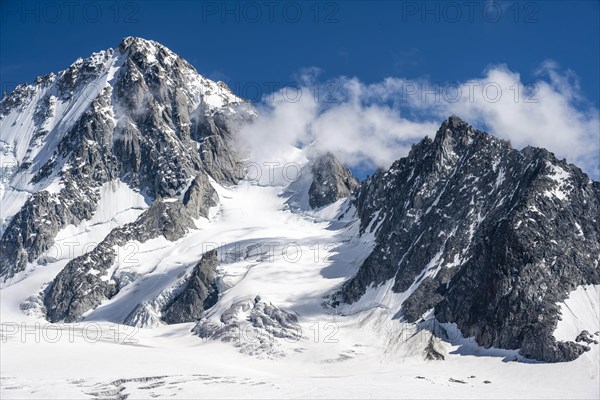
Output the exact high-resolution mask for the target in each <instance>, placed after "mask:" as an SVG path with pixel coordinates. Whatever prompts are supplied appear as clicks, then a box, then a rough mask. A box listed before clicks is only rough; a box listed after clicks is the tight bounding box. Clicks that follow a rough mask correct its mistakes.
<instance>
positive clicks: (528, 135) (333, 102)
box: [241, 61, 600, 179]
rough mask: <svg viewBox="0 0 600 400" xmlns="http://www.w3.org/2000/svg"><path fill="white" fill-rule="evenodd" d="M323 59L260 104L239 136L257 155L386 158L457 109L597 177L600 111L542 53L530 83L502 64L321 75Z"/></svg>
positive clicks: (361, 161) (374, 162) (372, 161)
mask: <svg viewBox="0 0 600 400" xmlns="http://www.w3.org/2000/svg"><path fill="white" fill-rule="evenodd" d="M318 76H319V70H318V69H314V68H313V69H306V70H303V71H302V72H301V73H300V75H299V82H300V85H301V86H300V89H299V90H300V91H299V92H298V89H282V90H280V91H279V92H277V93H275V94H274V95H273V96H269V99H268V100H267V101H265V102H264V103H263V104H261V105H259V106H258V107H259V114H260V118H259V119H258V120H257V121H256V122H255V123H253V124H251V125H250V126H247V127H245V128H243V129H242V131H241V136H242V139H243V142H244V143H246V144H247V145H248V146H249V147H250V149H251V152H252V157H253V158H254V159H255V160H267V159H269V158H272V157H273V155H276V154H280V153H281V152H282V151H284V149H285V147H286V146H289V145H294V146H301V147H307V146H309V147H311V148H315V149H317V150H320V151H331V152H333V153H335V154H336V155H337V156H338V157H339V158H340V159H341V160H342V161H343V162H345V163H347V164H349V165H350V166H357V165H365V164H366V165H369V166H378V167H388V166H389V165H390V164H391V163H392V162H393V161H394V160H396V159H398V158H400V157H402V156H405V155H406V154H407V152H408V150H409V149H410V146H411V144H412V143H415V142H417V141H418V140H419V139H421V138H422V137H424V136H426V135H428V136H433V135H434V134H435V132H436V131H437V128H438V127H439V125H440V124H441V122H442V120H444V119H445V118H447V117H448V116H449V115H451V114H455V115H458V116H460V117H461V118H463V119H464V120H465V121H467V122H469V123H470V124H471V125H473V126H474V127H475V128H478V129H482V130H486V131H488V132H490V133H492V134H494V135H496V136H499V137H502V138H504V139H509V140H510V141H511V143H512V144H513V146H514V147H516V148H522V147H525V146H527V145H533V146H539V147H545V148H547V149H548V150H550V151H552V152H554V153H555V154H556V155H557V156H558V157H561V158H562V157H565V158H566V159H567V160H568V161H569V162H572V163H575V164H577V165H579V166H580V167H582V168H583V169H584V170H585V171H586V172H588V173H589V174H591V176H592V177H594V178H596V179H597V178H598V177H599V176H600V171H599V157H600V119H599V113H598V109H597V108H596V107H594V106H593V105H591V104H590V103H589V102H587V101H586V99H585V97H584V96H583V94H582V92H581V88H580V86H579V83H578V81H577V79H576V77H575V75H574V74H573V73H572V72H570V71H561V70H560V69H559V67H558V66H557V65H556V63H554V62H552V61H547V62H545V63H543V64H542V65H541V66H540V68H539V69H538V71H537V73H536V81H535V82H532V83H531V84H529V85H526V86H525V84H524V82H523V81H522V79H521V77H520V75H519V74H518V73H517V72H514V71H511V70H510V69H509V68H508V67H507V66H505V65H497V66H492V67H490V68H488V69H487V70H486V71H484V74H483V76H482V77H478V78H474V79H471V80H468V81H464V82H454V83H445V84H437V83H435V82H431V81H429V80H407V79H401V78H387V79H385V80H383V81H381V82H378V83H374V84H365V83H363V82H361V81H359V80H358V79H357V78H346V77H341V78H338V79H335V80H330V81H327V82H319V81H318V80H317V78H318Z"/></svg>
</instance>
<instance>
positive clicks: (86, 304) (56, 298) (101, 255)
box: [44, 198, 195, 322]
mask: <svg viewBox="0 0 600 400" xmlns="http://www.w3.org/2000/svg"><path fill="white" fill-rule="evenodd" d="M191 228H195V226H194V223H193V221H192V219H191V217H190V215H189V214H188V213H187V211H186V209H185V206H184V205H183V204H182V203H181V202H180V201H172V202H165V201H163V200H162V199H161V198H158V199H156V200H155V201H154V203H152V206H151V207H150V208H149V209H148V210H146V211H145V212H144V213H142V214H141V215H140V216H139V217H138V219H137V220H136V221H135V222H132V223H130V224H127V225H125V226H123V227H121V228H117V229H114V230H113V231H112V232H110V233H109V234H108V236H107V237H106V238H105V239H104V240H103V241H102V242H101V243H100V244H99V245H98V246H96V247H95V248H94V249H93V250H92V251H90V252H89V253H86V254H84V255H82V256H80V257H77V258H75V259H73V260H72V261H70V262H69V263H68V264H67V265H66V266H65V268H64V269H63V270H62V271H61V272H60V273H59V274H58V275H57V276H56V278H55V279H54V281H53V282H52V284H51V286H50V287H49V290H48V292H47V294H46V297H45V299H44V305H45V307H46V310H47V318H48V320H49V321H51V322H58V321H64V322H74V321H77V320H79V319H80V318H81V316H82V315H83V314H84V313H85V312H86V311H89V310H92V309H94V308H95V307H97V306H98V305H99V304H100V303H101V302H102V301H103V300H106V299H110V298H111V297H113V296H114V295H115V294H117V293H118V292H119V290H120V284H119V282H118V281H117V280H116V279H115V278H114V277H113V276H112V275H111V273H110V269H111V267H112V266H113V264H114V263H115V262H116V258H117V252H116V251H115V249H114V247H115V246H124V245H126V244H127V243H128V242H131V241H138V242H141V243H144V242H146V241H148V240H150V239H153V238H157V237H159V236H164V237H165V238H167V239H168V240H171V241H174V240H177V239H179V238H181V237H183V236H184V235H185V233H186V232H187V231H188V229H191Z"/></svg>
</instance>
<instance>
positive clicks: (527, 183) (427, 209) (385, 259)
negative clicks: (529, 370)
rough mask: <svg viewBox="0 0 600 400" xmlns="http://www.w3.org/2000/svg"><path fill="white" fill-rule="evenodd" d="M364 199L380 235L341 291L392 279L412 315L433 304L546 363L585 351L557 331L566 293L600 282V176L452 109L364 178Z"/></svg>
mask: <svg viewBox="0 0 600 400" xmlns="http://www.w3.org/2000/svg"><path fill="white" fill-rule="evenodd" d="M355 204H356V207H357V212H358V215H359V216H360V219H361V227H362V230H363V232H364V231H365V230H366V229H367V228H369V229H370V230H375V229H376V231H375V235H376V239H377V245H376V247H375V248H374V250H373V252H372V253H371V255H370V256H369V257H368V258H367V260H366V261H365V262H364V264H363V265H362V267H361V268H360V270H359V271H358V273H357V274H356V275H355V276H354V277H353V278H351V279H350V280H349V281H348V282H347V283H346V284H345V285H344V287H343V288H342V289H341V290H340V291H339V292H338V294H337V301H341V302H346V303H352V302H355V301H357V300H359V299H360V298H361V296H362V295H363V294H364V293H365V290H366V288H367V287H368V286H369V285H371V284H375V285H379V284H382V283H383V282H385V281H387V280H389V279H394V284H393V287H392V290H393V291H394V292H396V293H402V292H407V293H408V294H410V296H409V297H408V298H407V300H406V301H405V302H404V303H403V305H402V307H401V309H400V310H398V311H399V316H401V317H402V318H404V319H405V320H408V321H418V320H419V319H420V318H421V316H422V315H423V314H424V313H425V312H427V311H428V310H430V309H434V312H435V316H436V318H437V319H438V320H439V321H440V322H453V323H456V324H457V325H458V327H459V328H460V329H461V331H462V333H463V334H464V335H465V336H474V337H475V338H476V340H477V342H478V343H479V344H480V345H482V346H485V347H490V346H494V347H498V348H505V349H520V351H521V354H522V355H523V356H525V357H529V358H533V359H537V360H542V361H549V362H557V361H569V360H573V359H575V358H577V357H578V356H579V355H580V354H581V353H582V352H584V351H585V350H586V349H587V348H586V346H583V345H581V344H577V343H575V342H556V340H555V339H554V337H553V335H552V334H553V331H554V329H555V327H556V325H557V321H558V319H559V313H560V308H559V306H558V305H557V303H558V302H561V301H563V300H564V299H565V298H566V297H567V296H568V293H569V292H570V291H572V290H574V289H575V288H576V287H577V286H578V285H584V284H599V283H600V270H599V269H598V260H599V259H600V228H599V226H600V224H599V221H598V219H599V218H600V183H598V182H592V181H591V180H590V179H589V178H588V177H587V175H586V174H585V173H583V172H582V171H581V170H580V169H579V168H577V167H575V166H573V165H569V164H567V163H566V162H565V161H559V160H557V159H556V158H555V157H554V155H553V154H552V153H549V152H548V151H546V150H544V149H538V148H532V147H527V148H525V149H523V150H522V151H517V150H514V149H511V147H510V144H508V143H507V142H504V141H501V140H499V139H497V138H495V137H493V136H491V135H488V134H486V133H484V132H481V131H477V130H475V129H473V128H472V127H470V126H469V125H468V124H466V123H464V122H463V121H461V120H460V119H459V118H457V117H450V118H449V119H448V120H447V121H445V122H444V123H443V124H442V126H441V128H440V129H439V131H438V132H437V134H436V136H435V138H434V140H431V139H428V138H426V139H423V140H422V141H421V142H420V143H419V144H417V145H415V146H413V149H412V150H411V152H410V154H409V155H408V156H407V157H405V158H402V159H400V160H398V161H396V162H395V163H394V164H393V165H392V166H391V168H390V169H389V171H381V170H380V171H377V172H376V173H375V174H374V176H373V177H371V178H369V179H367V180H366V181H364V182H363V184H362V185H361V187H360V189H359V190H358V193H357V195H356V201H355ZM334 304H335V302H334ZM573 340H575V338H573Z"/></svg>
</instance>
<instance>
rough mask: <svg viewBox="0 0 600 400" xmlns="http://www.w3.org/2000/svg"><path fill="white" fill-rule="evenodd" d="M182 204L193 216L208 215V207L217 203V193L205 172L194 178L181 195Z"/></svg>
mask: <svg viewBox="0 0 600 400" xmlns="http://www.w3.org/2000/svg"><path fill="white" fill-rule="evenodd" d="M183 204H184V205H185V207H186V208H187V210H188V212H189V213H190V215H191V216H192V217H193V218H200V217H204V218H206V217H208V211H209V210H210V208H211V207H214V206H216V205H217V204H219V195H218V194H217V192H216V190H215V189H214V188H213V187H212V186H211V184H210V181H209V179H208V175H206V173H205V172H201V173H200V174H198V176H196V178H194V180H193V181H192V184H191V185H190V187H189V188H188V190H187V191H186V192H185V195H184V196H183Z"/></svg>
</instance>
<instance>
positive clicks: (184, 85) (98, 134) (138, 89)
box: [0, 37, 254, 280]
mask: <svg viewBox="0 0 600 400" xmlns="http://www.w3.org/2000/svg"><path fill="white" fill-rule="evenodd" d="M57 103H61V104H64V105H63V106H62V109H70V108H69V107H71V108H72V109H82V110H83V111H82V112H81V114H78V115H77V117H76V118H73V116H72V115H71V114H73V112H71V113H68V112H66V113H65V112H64V111H63V114H60V113H59V112H60V111H57V109H58V110H61V107H58V108H57ZM28 107H29V108H28ZM32 107H33V108H32ZM28 110H34V111H35V112H31V114H32V115H29V114H30V113H29V111H28ZM11 113H23V114H24V116H23V117H22V118H31V119H32V126H33V128H32V129H33V133H32V136H31V140H30V143H29V144H28V146H29V147H27V151H26V152H25V153H24V154H23V155H21V154H20V153H19V151H17V150H14V153H15V154H16V158H17V162H18V163H19V165H18V168H16V169H10V171H11V174H13V176H12V177H9V178H10V179H9V185H10V186H14V187H26V189H27V191H32V192H36V194H34V195H32V196H31V197H30V198H29V200H27V202H26V203H25V205H24V206H23V208H22V209H21V210H20V211H19V212H17V213H16V214H15V215H14V216H11V217H10V218H9V220H8V221H10V222H8V221H7V224H8V225H7V226H6V230H5V231H4V232H3V234H2V239H0V253H1V255H0V279H2V280H6V279H8V278H10V277H12V276H14V275H15V274H17V273H19V272H21V271H23V270H24V269H25V268H26V265H27V263H28V262H29V263H31V262H34V261H35V260H36V259H37V258H38V257H39V256H40V255H41V254H42V253H43V252H44V251H46V250H47V249H49V248H50V247H51V246H52V244H53V240H54V237H55V236H56V233H57V232H58V231H59V230H60V229H61V228H63V227H65V226H66V225H68V224H77V223H79V222H80V221H82V220H86V219H89V218H90V217H91V215H92V214H93V212H94V210H95V209H96V203H97V200H98V198H97V196H96V192H97V189H98V188H99V187H100V186H101V185H102V184H103V183H105V182H108V181H110V180H114V179H120V180H122V181H124V182H126V183H127V184H128V185H129V186H131V187H133V188H136V189H139V190H140V191H141V192H142V193H144V194H145V195H147V196H148V197H150V198H157V197H159V196H160V197H163V198H166V197H171V196H179V195H181V193H182V191H183V190H185V188H186V186H187V185H188V183H189V181H190V179H192V178H194V177H198V176H202V173H208V174H209V175H210V176H212V178H213V179H215V180H216V181H217V182H220V183H225V184H232V183H235V182H237V180H239V179H240V178H241V177H242V176H243V168H242V167H241V166H240V165H241V164H240V162H239V161H238V156H237V155H236V152H235V151H233V149H232V147H231V143H230V139H231V135H232V133H231V129H232V128H231V127H232V126H235V125H239V124H243V123H245V122H247V121H249V120H250V119H252V118H253V117H254V111H253V110H252V107H251V106H250V105H249V104H247V103H244V102H243V100H242V99H240V98H238V97H236V96H235V95H234V94H233V93H232V92H231V91H230V90H229V88H227V86H226V85H224V84H223V83H215V82H212V81H210V80H208V79H206V78H204V77H203V76H201V75H199V74H198V73H197V72H196V70H195V69H194V68H193V67H192V66H191V65H190V64H189V63H187V62H186V61H185V60H183V59H182V58H181V57H179V56H177V55H176V54H174V53H173V52H171V51H170V50H169V49H167V48H166V47H164V46H162V45H160V44H158V43H155V42H152V41H148V40H144V39H139V38H132V37H128V38H125V39H124V40H123V41H122V42H121V44H120V45H119V46H118V48H116V49H109V50H107V51H102V52H100V53H95V54H93V55H92V56H91V57H89V58H87V59H85V60H82V59H79V60H77V61H76V62H75V63H73V65H71V66H70V67H69V68H68V69H66V70H64V71H61V72H60V73H58V74H57V75H53V74H50V75H46V76H44V77H40V78H38V79H36V81H35V82H34V83H33V84H31V85H25V84H24V85H19V86H18V87H17V88H16V89H15V90H14V91H13V92H12V93H11V94H9V95H8V96H6V97H4V98H3V99H2V101H1V102H0V123H4V122H6V121H8V120H9V119H10V118H12V114H11ZM19 118H21V117H19ZM3 120H4V121H3ZM21 125H23V123H21ZM15 126H16V125H15V124H12V125H9V124H8V123H6V126H5V125H2V129H3V130H7V131H6V132H8V129H17V128H18V127H15ZM20 135H21V134H20V132H19V133H18V134H17V135H16V136H20ZM11 145H12V144H11ZM19 146H22V144H19ZM38 149H41V150H38ZM0 151H4V149H0ZM11 151H13V150H11ZM11 154H12V153H11ZM4 172H6V171H4ZM23 177H28V178H27V179H28V181H27V182H23V181H22V180H23ZM204 177H205V176H204ZM198 179H202V178H198ZM52 182H59V183H60V185H61V189H60V190H59V191H58V192H53V193H47V192H44V191H43V190H44V189H46V188H47V187H48V185H49V184H50V183H52ZM209 186H210V185H207V183H206V180H197V181H195V186H194V188H195V189H194V192H193V193H190V196H191V197H190V199H189V202H191V204H190V207H192V208H194V209H193V210H192V213H191V214H192V215H193V216H194V218H197V217H199V216H206V210H207V209H208V207H211V206H212V205H214V202H215V201H216V200H215V196H214V195H213V193H212V191H211V189H212V188H210V189H209ZM202 190H205V191H206V193H205V194H203V193H201V191H202ZM192 195H193V196H192ZM204 200H206V201H207V203H206V204H201V201H204ZM41 216H43V217H41ZM41 218H43V219H44V220H45V221H47V222H46V223H44V224H40V223H39V221H40V219H41Z"/></svg>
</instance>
